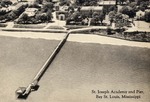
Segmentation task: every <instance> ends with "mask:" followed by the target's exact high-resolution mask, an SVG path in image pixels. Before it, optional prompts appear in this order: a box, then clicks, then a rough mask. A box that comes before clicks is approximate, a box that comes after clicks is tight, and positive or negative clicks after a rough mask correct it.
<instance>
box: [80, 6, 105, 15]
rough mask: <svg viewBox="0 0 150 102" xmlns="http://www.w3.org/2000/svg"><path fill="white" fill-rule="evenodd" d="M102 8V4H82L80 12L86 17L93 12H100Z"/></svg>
mask: <svg viewBox="0 0 150 102" xmlns="http://www.w3.org/2000/svg"><path fill="white" fill-rule="evenodd" d="M102 10H103V6H82V7H81V9H80V12H81V13H82V14H83V15H85V16H87V17H91V16H92V14H93V13H94V12H97V13H98V14H100V13H101V12H102Z"/></svg>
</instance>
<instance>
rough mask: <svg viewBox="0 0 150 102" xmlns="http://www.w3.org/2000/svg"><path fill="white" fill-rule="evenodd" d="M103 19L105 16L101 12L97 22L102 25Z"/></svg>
mask: <svg viewBox="0 0 150 102" xmlns="http://www.w3.org/2000/svg"><path fill="white" fill-rule="evenodd" d="M104 19H105V14H104V13H103V12H101V13H100V15H99V20H100V21H101V23H103V20H104Z"/></svg>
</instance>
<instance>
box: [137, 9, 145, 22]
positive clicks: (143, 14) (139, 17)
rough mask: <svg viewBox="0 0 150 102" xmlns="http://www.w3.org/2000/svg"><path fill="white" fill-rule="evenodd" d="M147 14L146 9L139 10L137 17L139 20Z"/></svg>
mask: <svg viewBox="0 0 150 102" xmlns="http://www.w3.org/2000/svg"><path fill="white" fill-rule="evenodd" d="M144 16H145V12H144V11H141V10H140V11H138V12H136V19H138V20H142V18H143V17H144Z"/></svg>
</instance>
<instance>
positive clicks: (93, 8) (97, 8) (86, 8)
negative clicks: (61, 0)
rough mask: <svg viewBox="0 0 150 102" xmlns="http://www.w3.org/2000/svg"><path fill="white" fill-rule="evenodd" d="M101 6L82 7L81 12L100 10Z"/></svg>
mask: <svg viewBox="0 0 150 102" xmlns="http://www.w3.org/2000/svg"><path fill="white" fill-rule="evenodd" d="M102 9H103V6H82V8H81V10H102Z"/></svg>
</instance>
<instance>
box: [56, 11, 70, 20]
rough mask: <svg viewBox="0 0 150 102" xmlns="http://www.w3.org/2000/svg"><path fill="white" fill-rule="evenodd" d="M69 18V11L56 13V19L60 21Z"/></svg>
mask: <svg viewBox="0 0 150 102" xmlns="http://www.w3.org/2000/svg"><path fill="white" fill-rule="evenodd" d="M67 17H68V12H67V11H56V18H57V19H58V20H66V18H67Z"/></svg>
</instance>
